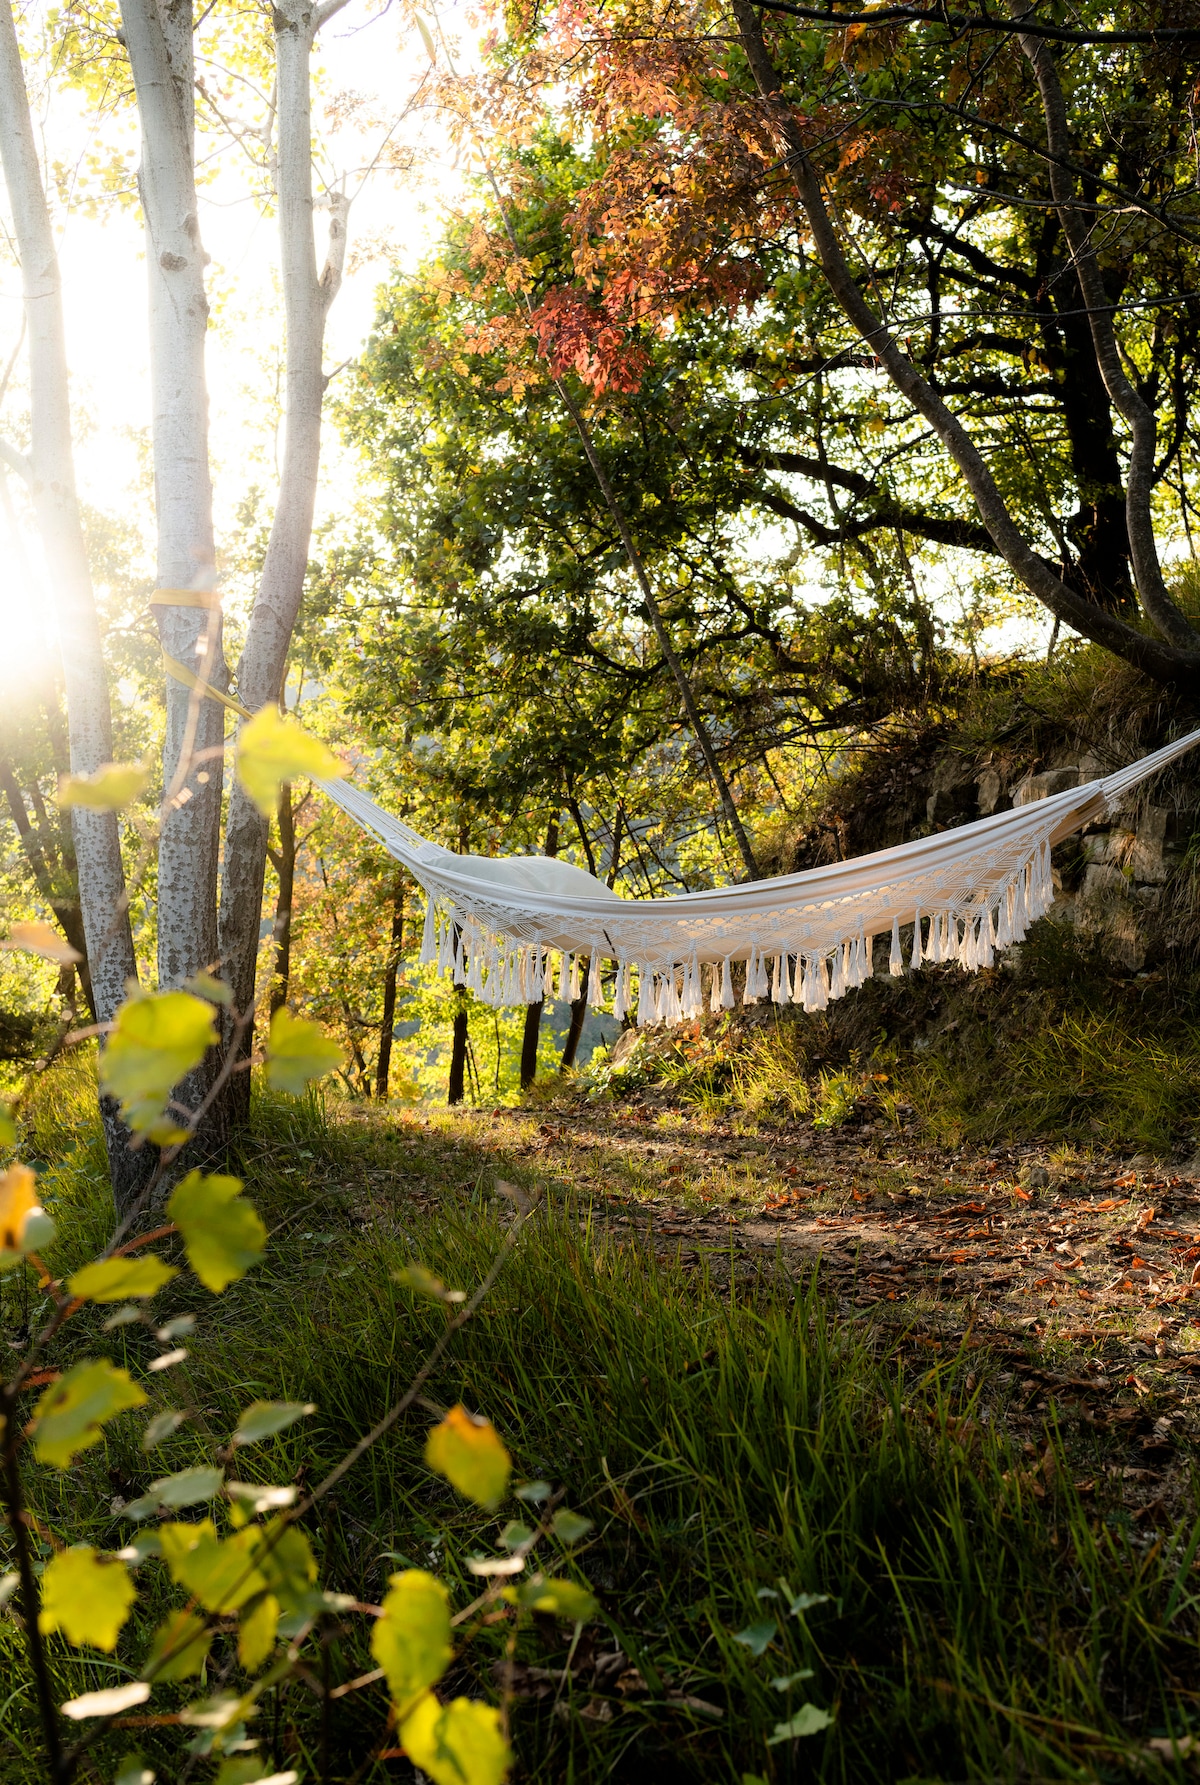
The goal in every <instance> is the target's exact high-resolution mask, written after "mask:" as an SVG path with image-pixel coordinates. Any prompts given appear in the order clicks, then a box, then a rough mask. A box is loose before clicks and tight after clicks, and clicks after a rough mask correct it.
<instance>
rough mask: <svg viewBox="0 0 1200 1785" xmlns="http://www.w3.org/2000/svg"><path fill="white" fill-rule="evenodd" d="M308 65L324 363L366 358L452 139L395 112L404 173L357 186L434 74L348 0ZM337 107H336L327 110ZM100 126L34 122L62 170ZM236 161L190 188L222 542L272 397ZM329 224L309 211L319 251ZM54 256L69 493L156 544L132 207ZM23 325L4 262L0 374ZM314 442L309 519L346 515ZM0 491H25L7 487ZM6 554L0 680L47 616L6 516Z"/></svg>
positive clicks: (436, 201) (267, 239)
mask: <svg viewBox="0 0 1200 1785" xmlns="http://www.w3.org/2000/svg"><path fill="white" fill-rule="evenodd" d="M452 18H453V9H452V8H451V9H450V19H452ZM448 22H449V21H448ZM317 65H318V67H319V70H320V91H319V97H318V100H317V103H316V105H315V107H314V120H315V122H316V124H317V127H318V128H319V129H320V130H322V132H323V134H324V135H325V138H326V142H327V144H328V148H329V151H330V153H329V154H328V156H327V158H326V165H332V166H333V167H334V168H336V169H337V170H338V171H339V172H342V171H346V172H348V173H349V174H350V178H349V179H348V181H347V189H348V190H349V191H350V193H351V194H352V195H356V196H354V198H353V204H352V207H351V212H350V226H349V243H350V247H349V256H348V265H347V273H346V277H345V280H344V283H343V286H342V290H341V292H340V294H339V296H338V298H337V301H336V303H335V304H334V306H333V310H332V312H331V314H330V318H329V324H328V329H327V334H326V351H325V364H326V366H327V368H333V367H336V366H339V365H341V364H342V362H343V361H346V360H348V359H352V358H353V357H354V356H355V355H356V354H357V353H358V351H359V350H360V348H361V346H362V343H363V340H364V338H365V336H366V335H367V333H368V331H369V329H370V327H371V323H372V320H373V316H374V308H375V293H376V290H377V288H378V286H379V284H380V282H381V280H382V279H383V278H384V276H385V274H386V272H387V270H388V266H389V264H396V263H397V262H398V263H399V264H400V265H403V266H411V265H412V264H413V263H414V262H415V261H416V260H417V259H418V258H419V257H420V254H421V252H422V250H423V249H424V248H425V246H426V245H427V244H428V243H429V241H430V239H431V237H432V236H433V234H434V232H435V231H436V228H437V225H438V219H439V215H440V214H441V213H442V211H443V209H444V205H445V203H446V202H448V201H452V199H453V195H454V193H455V191H456V190H457V189H458V187H459V184H460V182H459V175H458V171H457V168H456V165H455V161H454V158H453V151H452V149H451V145H450V144H449V143H448V142H447V141H445V139H444V136H443V134H442V133H441V131H440V129H439V126H438V124H437V122H436V120H435V119H433V118H432V117H431V116H430V115H429V114H426V115H425V116H423V117H422V116H413V117H411V118H409V119H407V120H405V121H404V122H403V123H402V124H401V125H400V128H399V130H398V132H397V134H396V136H395V137H394V138H393V141H394V143H396V144H397V145H400V146H404V145H407V146H410V147H411V148H412V149H413V150H414V152H415V154H416V156H417V161H416V164H415V167H414V170H413V171H412V172H410V173H408V174H405V173H403V172H401V173H397V172H394V171H392V170H390V169H383V170H381V171H376V172H375V173H373V174H372V175H370V177H369V178H368V179H367V180H366V181H365V183H362V182H360V178H358V177H355V175H356V174H357V173H359V171H360V170H361V169H362V168H363V167H364V166H365V165H366V164H367V163H368V162H369V161H370V160H371V159H372V158H373V157H374V155H375V153H376V151H377V148H378V145H379V143H380V141H381V139H382V137H383V135H384V128H385V127H383V126H381V124H380V122H379V120H381V119H387V120H389V121H390V120H391V119H393V118H394V117H395V116H396V115H397V114H398V113H399V111H400V109H401V107H402V105H403V102H404V99H405V97H406V96H407V95H408V94H409V93H410V92H411V91H412V89H413V87H414V85H415V83H416V82H417V80H418V79H419V78H420V76H421V75H422V73H423V72H424V71H425V69H426V68H427V66H428V58H427V56H426V53H425V51H424V49H423V47H422V44H421V39H420V37H419V35H418V33H417V31H416V30H415V29H414V28H412V27H411V26H405V25H404V24H403V23H402V22H401V21H400V20H399V19H397V17H396V16H395V15H394V14H392V13H389V12H382V13H380V12H379V10H378V6H377V5H376V4H374V3H373V0H351V3H350V4H349V5H348V6H347V7H346V9H345V10H344V11H343V12H341V13H340V14H338V16H337V17H336V18H335V19H334V20H333V21H332V23H331V24H330V25H329V26H328V27H327V28H326V32H325V33H324V34H322V37H321V39H320V43H319V56H318V58H317ZM351 94H352V95H354V96H355V97H356V98H357V99H359V100H360V101H361V102H363V103H362V104H360V106H359V107H358V108H357V111H356V113H355V114H354V116H353V117H352V119H351V121H350V122H349V123H348V124H346V125H344V126H341V127H338V128H333V129H331V128H329V126H328V120H327V119H326V117H325V115H324V105H325V104H326V103H327V102H328V101H331V100H335V99H337V100H341V99H344V98H345V96H347V95H351ZM346 109H347V108H346V107H345V106H341V107H339V114H342V113H344V112H345V111H346ZM364 114H367V115H365V116H364ZM94 128H95V126H94V124H92V123H85V122H84V121H83V120H82V118H81V117H80V115H79V113H78V111H77V110H76V109H75V104H74V101H73V100H69V99H63V98H62V97H56V98H54V99H53V101H52V102H51V107H50V110H49V112H48V114H47V116H46V119H45V125H44V130H45V141H46V143H47V146H48V148H49V152H50V154H51V155H52V156H53V157H54V158H56V159H59V158H61V159H64V160H66V161H67V162H70V161H71V160H72V159H73V157H74V156H77V155H78V154H79V153H80V152H81V150H84V149H86V147H87V142H88V133H89V132H90V131H92V130H94ZM243 167H244V164H239V162H238V160H237V159H236V151H235V152H233V153H230V154H227V157H226V162H225V165H224V167H223V171H222V172H221V173H220V174H219V175H218V178H217V180H216V182H215V183H214V184H212V185H210V186H208V187H206V188H204V189H203V190H202V193H201V233H202V237H203V240H204V244H205V247H206V249H207V251H208V253H209V255H210V256H211V258H212V265H211V267H210V269H209V278H208V287H209V296H210V303H211V304H212V310H213V319H214V325H213V327H212V328H211V330H210V334H209V346H208V382H209V396H210V404H211V456H212V468H213V477H214V486H215V496H216V513H217V529H218V537H219V538H220V536H221V535H223V534H224V535H225V536H226V537H228V534H229V530H230V529H231V527H232V526H233V525H234V524H235V512H236V508H237V504H238V502H239V501H240V500H241V498H242V497H243V496H244V494H245V492H246V490H247V488H248V487H249V486H251V485H254V484H257V485H260V486H261V487H262V488H263V490H264V494H265V496H266V500H267V503H268V505H269V504H270V503H271V501H272V500H273V494H274V486H275V466H274V450H275V436H274V423H273V417H274V413H275V410H274V401H273V399H274V394H275V392H276V390H277V389H281V386H280V384H279V382H278V380H279V374H280V372H281V366H282V353H283V338H282V323H281V318H280V315H279V306H278V301H277V282H276V266H277V260H278V238H277V233H276V226H275V221H274V219H273V218H272V217H270V216H263V215H262V214H261V211H260V209H259V207H258V206H257V205H256V204H255V202H254V200H253V199H252V198H251V196H250V193H249V185H250V182H249V180H248V179H247V178H246V173H248V172H249V169H248V168H246V169H245V172H244V171H243ZM360 185H361V189H360ZM5 208H6V207H5ZM323 216H324V213H320V212H319V213H318V252H319V253H322V254H323V231H322V227H321V226H322V222H323ZM59 251H60V260H61V266H62V274H63V283H64V296H65V306H66V323H67V344H68V356H69V362H70V369H71V377H72V397H73V401H74V405H75V408H76V410H77V412H78V416H79V424H80V425H79V427H78V429H77V433H78V444H77V457H76V469H77V474H78V478H79V484H80V492H81V495H82V497H83V499H84V500H85V501H86V502H88V503H90V504H92V505H94V506H95V507H97V508H99V509H102V510H104V511H105V512H107V513H109V514H111V515H114V516H118V517H121V518H122V519H124V520H126V521H130V522H132V523H133V524H134V526H135V527H136V528H137V530H138V532H139V533H140V534H141V535H142V537H143V538H144V540H145V541H146V544H147V546H150V545H151V543H152V538H153V531H152V529H153V516H152V512H151V503H150V482H149V451H148V449H149V426H150V392H149V364H148V354H147V338H146V284H145V263H144V258H143V240H142V227H141V217H140V213H139V212H138V211H137V210H136V209H135V208H131V207H120V206H117V205H111V206H109V207H107V208H106V209H104V210H103V211H102V212H100V214H98V215H90V216H89V215H87V214H86V213H85V212H83V211H81V210H79V209H77V210H75V211H73V212H72V213H71V214H70V215H68V216H66V217H65V218H63V219H62V232H61V236H60V242H59ZM5 261H7V264H5ZM20 322H21V293H20V276H19V272H18V270H17V269H16V267H15V266H14V265H13V263H12V261H11V259H9V258H8V257H5V258H4V259H3V260H0V370H2V368H3V365H4V364H5V363H7V361H8V358H9V355H10V353H11V352H12V350H13V348H14V346H15V345H16V342H17V339H18V336H19V333H20ZM24 403H25V393H24V379H23V369H22V368H20V367H19V368H18V372H17V374H16V376H15V377H14V382H13V388H12V391H11V393H10V396H9V398H8V400H7V402H6V403H5V405H4V408H3V410H2V411H0V429H3V430H4V431H6V432H8V431H10V430H12V431H16V429H17V427H19V416H20V412H21V410H22V408H23V406H24ZM323 448H324V474H323V477H322V486H321V495H320V498H319V503H320V508H319V516H318V518H320V515H321V514H325V515H328V514H329V513H330V512H333V511H335V510H337V509H343V510H344V508H345V507H346V506H347V503H348V501H350V500H351V499H352V498H353V494H354V484H355V480H356V478H357V477H359V476H360V475H361V468H360V466H359V464H358V463H357V461H352V460H350V459H348V458H347V456H346V455H345V454H343V453H342V452H341V451H340V450H339V442H338V439H337V434H336V430H335V429H334V428H333V427H332V426H330V425H329V424H328V423H327V424H326V428H325V433H324V440H323ZM12 493H13V495H14V497H19V492H18V491H17V490H16V489H15V488H14V489H13V491H12ZM266 512H267V513H268V514H269V512H270V509H269V506H268V507H267V509H266ZM0 555H2V561H3V573H2V574H0V626H3V629H4V636H5V639H6V649H5V652H4V653H3V654H0V680H2V679H4V678H5V676H6V674H9V675H11V673H12V669H13V666H14V664H15V663H16V662H18V661H20V660H21V659H25V660H26V661H27V654H28V651H29V650H30V648H32V647H33V646H34V645H35V643H36V639H37V634H38V633H39V632H40V630H41V622H42V619H43V616H44V615H45V610H46V602H45V595H44V590H43V589H42V588H41V586H40V585H41V582H42V578H41V575H40V564H39V550H38V546H37V542H36V539H35V538H33V537H31V536H29V535H27V536H26V537H25V538H24V539H23V540H20V541H17V540H14V539H13V536H12V528H11V525H10V521H9V518H8V517H7V516H6V514H5V512H4V510H3V508H0ZM150 562H152V561H150ZM31 582H32V583H33V585H34V586H32V587H31V586H30V585H31Z"/></svg>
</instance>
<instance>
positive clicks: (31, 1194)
mask: <svg viewBox="0 0 1200 1785" xmlns="http://www.w3.org/2000/svg"><path fill="white" fill-rule="evenodd" d="M53 1238H54V1223H53V1221H51V1219H50V1217H49V1215H48V1214H47V1213H46V1211H45V1209H43V1208H42V1206H41V1204H40V1203H39V1202H38V1199H37V1178H36V1176H35V1175H34V1173H33V1172H32V1171H30V1169H29V1167H28V1166H27V1165H10V1166H9V1168H8V1170H7V1171H0V1271H6V1270H9V1269H11V1267H12V1266H13V1265H14V1264H19V1263H20V1261H21V1259H22V1258H23V1257H24V1255H25V1253H26V1252H33V1251H36V1250H37V1249H38V1248H39V1247H40V1246H45V1245H48V1244H49V1242H50V1241H51V1240H52V1239H53Z"/></svg>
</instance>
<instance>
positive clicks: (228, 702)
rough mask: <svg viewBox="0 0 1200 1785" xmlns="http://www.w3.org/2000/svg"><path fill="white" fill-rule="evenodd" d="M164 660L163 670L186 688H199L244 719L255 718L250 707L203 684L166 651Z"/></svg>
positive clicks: (217, 689)
mask: <svg viewBox="0 0 1200 1785" xmlns="http://www.w3.org/2000/svg"><path fill="white" fill-rule="evenodd" d="M162 660H163V668H164V669H165V670H166V672H167V674H168V675H169V676H173V677H174V678H175V680H176V681H177V682H182V683H183V685H184V687H185V688H198V689H199V690H200V692H201V694H204V695H207V697H208V699H209V700H217V701H220V703H221V705H222V706H223V707H228V708H229V711H230V712H231V713H238V714H240V715H241V717H242V718H243V719H252V718H253V717H254V715H253V713H252V712H251V711H250V709H249V707H244V706H243V705H242V703H241V701H240V700H234V698H233V696H232V694H222V693H221V690H220V689H219V688H214V687H212V685H211V684H210V683H208V682H202V681H201V680H200V677H199V676H197V675H193V673H192V671H191V670H190V669H185V668H184V666H183V664H182V663H180V662H178V661H177V660H176V659H175V658H174V657H168V656H167V653H166V652H165V651H164V652H163V658H162Z"/></svg>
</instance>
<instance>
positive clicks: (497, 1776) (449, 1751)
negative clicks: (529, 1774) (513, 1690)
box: [400, 1692, 512, 1785]
mask: <svg viewBox="0 0 1200 1785" xmlns="http://www.w3.org/2000/svg"><path fill="white" fill-rule="evenodd" d="M400 1740H401V1741H402V1742H403V1743H404V1752H405V1753H406V1754H407V1755H408V1757H409V1759H410V1760H411V1761H412V1763H413V1765H414V1766H417V1767H420V1769H421V1771H422V1772H424V1773H428V1775H429V1777H430V1778H431V1779H432V1780H433V1781H434V1785H502V1781H503V1780H504V1779H506V1778H507V1777H508V1764H509V1761H510V1760H511V1758H512V1751H511V1749H510V1748H509V1745H508V1743H507V1742H506V1741H505V1739H504V1732H503V1729H502V1726H501V1722H500V1713H499V1711H497V1710H494V1709H493V1707H492V1706H491V1705H490V1704H480V1703H479V1702H478V1700H477V1699H472V1698H456V1699H454V1700H453V1701H452V1703H450V1704H447V1705H441V1704H439V1703H438V1701H437V1699H436V1698H435V1697H434V1696H433V1694H432V1693H431V1692H428V1693H426V1695H425V1697H424V1698H423V1699H422V1700H421V1702H420V1703H419V1704H418V1705H417V1707H416V1709H415V1710H414V1711H413V1713H412V1715H411V1716H410V1717H408V1718H407V1719H406V1720H405V1721H404V1722H403V1723H402V1724H401V1725H400Z"/></svg>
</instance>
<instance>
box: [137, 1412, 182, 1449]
mask: <svg viewBox="0 0 1200 1785" xmlns="http://www.w3.org/2000/svg"><path fill="white" fill-rule="evenodd" d="M187 1417H188V1416H187V1414H186V1413H180V1412H178V1411H177V1410H176V1409H175V1408H174V1407H168V1408H167V1409H166V1411H165V1412H164V1413H156V1414H155V1415H154V1418H153V1419H152V1420H151V1421H150V1424H149V1425H148V1426H147V1427H146V1429H145V1431H144V1432H143V1433H142V1449H143V1450H154V1449H156V1448H157V1446H158V1445H160V1444H161V1443H163V1441H164V1440H165V1439H167V1438H169V1437H170V1436H171V1434H172V1433H173V1432H177V1431H178V1430H179V1428H180V1426H181V1425H183V1424H184V1423H185V1421H186V1420H187Z"/></svg>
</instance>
